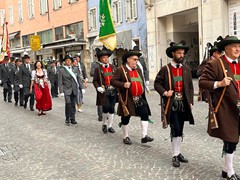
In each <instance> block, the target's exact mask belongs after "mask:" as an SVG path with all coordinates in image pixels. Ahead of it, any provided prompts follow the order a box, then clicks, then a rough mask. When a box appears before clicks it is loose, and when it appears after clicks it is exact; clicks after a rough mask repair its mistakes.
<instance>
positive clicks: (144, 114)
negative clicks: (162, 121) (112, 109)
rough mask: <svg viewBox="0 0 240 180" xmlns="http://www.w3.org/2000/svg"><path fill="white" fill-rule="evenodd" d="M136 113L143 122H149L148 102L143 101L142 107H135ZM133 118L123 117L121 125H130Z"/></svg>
mask: <svg viewBox="0 0 240 180" xmlns="http://www.w3.org/2000/svg"><path fill="white" fill-rule="evenodd" d="M135 111H136V113H137V116H139V117H140V118H141V121H148V120H149V112H148V108H147V102H146V101H145V100H143V99H141V105H140V104H139V105H138V106H136V107H135ZM130 118H131V116H122V117H121V123H122V125H128V123H129V120H130Z"/></svg>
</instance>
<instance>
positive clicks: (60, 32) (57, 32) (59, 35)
mask: <svg viewBox="0 0 240 180" xmlns="http://www.w3.org/2000/svg"><path fill="white" fill-rule="evenodd" d="M60 39H63V27H57V28H55V40H56V41H57V40H60Z"/></svg>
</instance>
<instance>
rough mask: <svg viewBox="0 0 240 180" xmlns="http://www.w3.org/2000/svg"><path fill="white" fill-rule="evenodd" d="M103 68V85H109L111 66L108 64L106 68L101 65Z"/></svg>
mask: <svg viewBox="0 0 240 180" xmlns="http://www.w3.org/2000/svg"><path fill="white" fill-rule="evenodd" d="M102 70H103V76H104V81H105V86H110V80H111V79H112V74H113V73H112V68H111V66H110V65H109V66H108V67H107V68H105V67H102Z"/></svg>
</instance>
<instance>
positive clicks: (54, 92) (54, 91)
mask: <svg viewBox="0 0 240 180" xmlns="http://www.w3.org/2000/svg"><path fill="white" fill-rule="evenodd" d="M51 95H52V97H55V96H57V95H58V81H52V82H51Z"/></svg>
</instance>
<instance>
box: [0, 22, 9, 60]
mask: <svg viewBox="0 0 240 180" xmlns="http://www.w3.org/2000/svg"><path fill="white" fill-rule="evenodd" d="M7 25H8V22H5V24H4V26H3V38H2V51H1V54H0V61H2V60H3V59H4V54H5V53H6V54H7V55H8V57H9V58H10V57H11V55H10V47H9V38H8V27H7Z"/></svg>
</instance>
